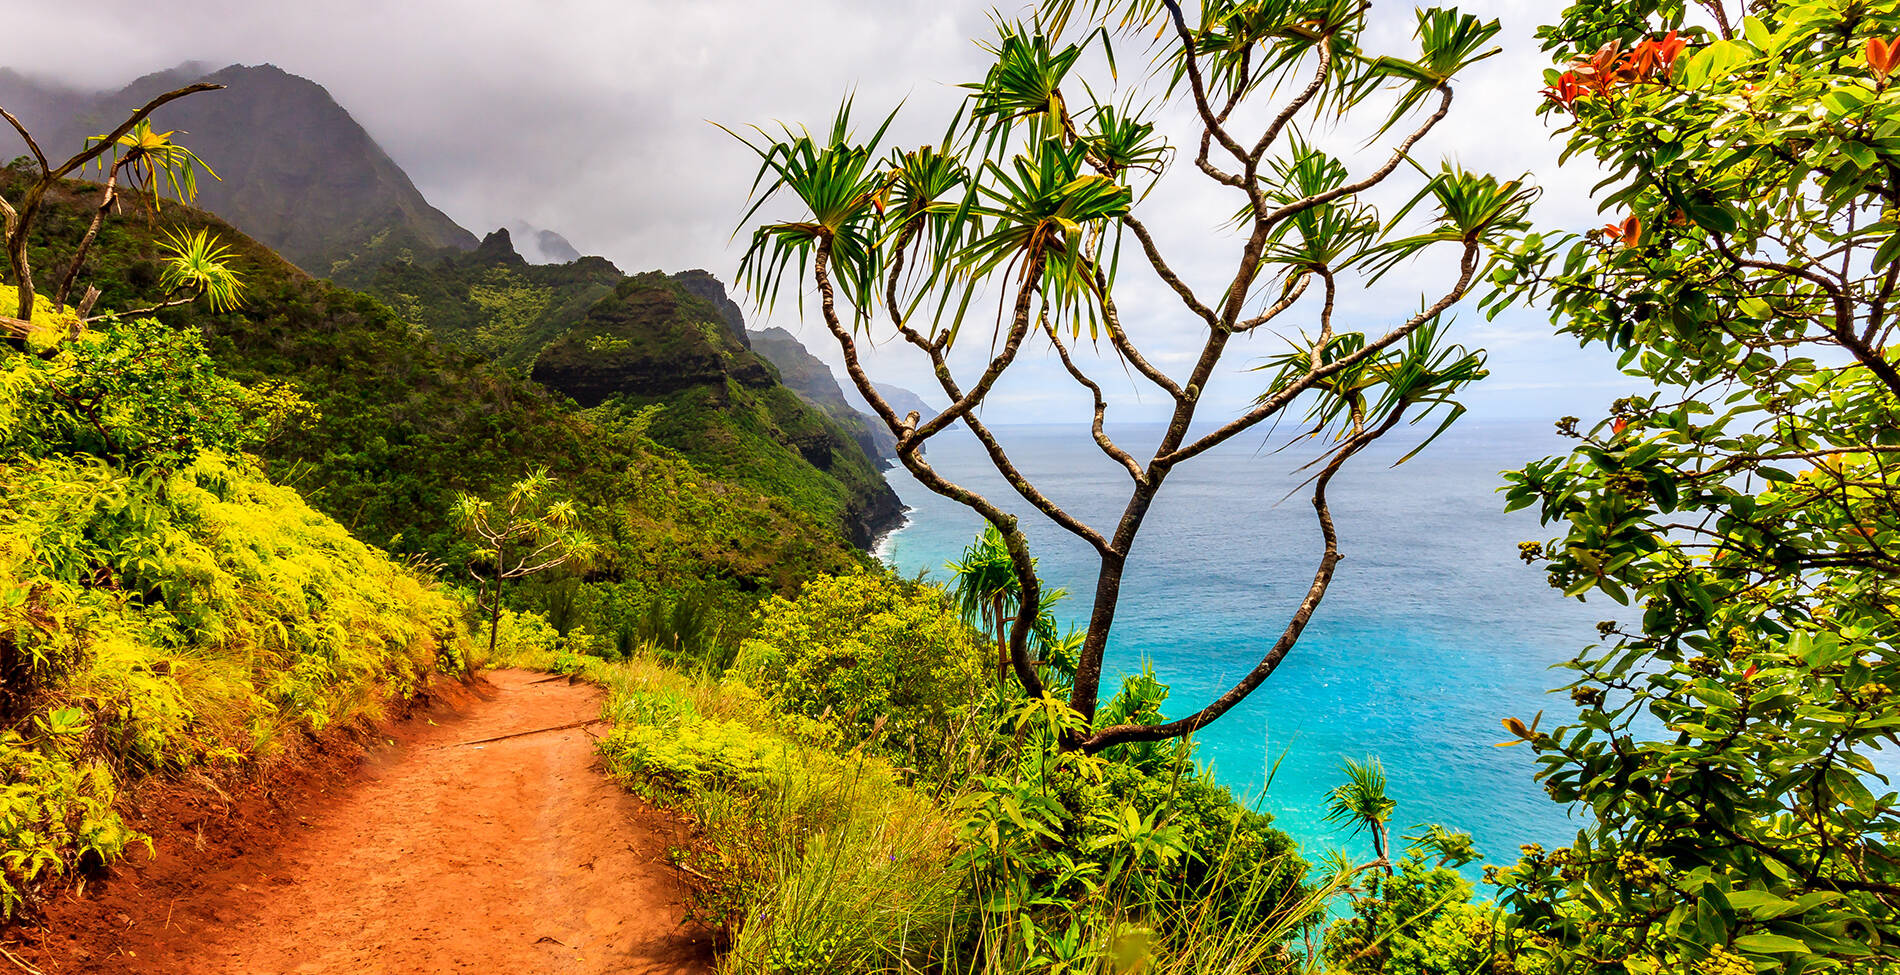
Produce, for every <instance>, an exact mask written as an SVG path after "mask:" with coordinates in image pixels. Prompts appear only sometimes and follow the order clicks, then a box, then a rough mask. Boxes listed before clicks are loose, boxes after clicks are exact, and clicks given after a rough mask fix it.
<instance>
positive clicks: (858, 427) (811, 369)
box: [750, 326, 897, 461]
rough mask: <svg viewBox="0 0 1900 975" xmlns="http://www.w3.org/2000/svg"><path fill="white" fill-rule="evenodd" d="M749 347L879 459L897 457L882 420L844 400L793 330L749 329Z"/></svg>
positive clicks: (826, 369)
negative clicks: (793, 333) (750, 339)
mask: <svg viewBox="0 0 1900 975" xmlns="http://www.w3.org/2000/svg"><path fill="white" fill-rule="evenodd" d="M750 335H751V338H752V351H754V352H757V353H758V354H760V355H762V356H764V357H765V358H766V359H768V360H770V361H771V363H772V364H773V365H775V366H777V367H778V372H779V378H780V379H781V380H782V381H783V382H784V383H785V385H787V386H790V387H791V388H792V391H793V392H795V393H797V394H798V395H799V397H800V398H801V399H803V400H804V401H805V402H807V403H810V404H811V405H812V406H814V407H816V408H818V409H820V410H822V411H824V413H825V414H826V415H827V416H829V417H831V418H832V419H834V420H836V421H838V424H839V425H840V426H842V427H844V428H845V429H846V430H849V431H850V432H851V436H852V438H853V439H855V440H856V441H857V442H858V445H859V446H861V447H863V448H864V452H865V453H867V454H870V455H871V457H872V458H874V459H876V460H879V461H894V460H896V459H897V438H896V437H894V436H892V435H891V431H890V429H889V428H888V427H886V426H885V425H884V422H883V421H882V420H879V419H878V418H876V417H871V416H866V415H864V414H863V413H861V412H859V411H858V410H856V409H853V408H852V406H851V404H850V403H849V402H848V401H846V399H845V396H844V390H843V389H842V388H840V384H839V382H838V379H837V377H836V376H834V375H832V373H831V367H830V366H827V365H825V363H824V360H822V359H820V358H818V357H817V356H815V355H812V354H811V351H810V350H808V349H806V348H805V346H804V344H803V343H801V342H799V341H798V339H797V337H796V336H794V335H792V333H790V332H787V331H786V330H784V329H782V328H778V327H776V326H775V327H773V328H768V329H763V330H761V331H757V332H752V333H750Z"/></svg>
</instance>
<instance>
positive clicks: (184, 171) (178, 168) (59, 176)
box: [0, 82, 224, 347]
mask: <svg viewBox="0 0 1900 975" xmlns="http://www.w3.org/2000/svg"><path fill="white" fill-rule="evenodd" d="M223 87H224V86H223V85H217V84H211V83H208V82H200V83H198V84H194V85H187V86H185V87H183V88H179V89H177V90H175V91H169V92H166V93H165V94H163V95H160V96H158V97H157V98H154V99H152V100H151V101H149V102H146V103H145V104H144V105H143V106H141V107H140V108H139V109H138V110H136V111H134V112H133V113H132V114H131V115H129V116H127V117H126V120H125V121H123V122H121V123H119V125H118V127H116V128H114V129H113V130H112V131H110V132H107V133H105V134H104V135H98V136H94V137H92V138H90V139H87V140H86V146H85V148H83V149H81V150H80V151H79V152H78V153H76V154H74V155H73V156H72V157H70V158H68V159H67V160H66V161H65V162H62V163H59V164H57V165H55V164H54V163H52V162H51V161H50V160H49V159H48V157H47V155H46V152H45V150H43V149H41V148H40V144H39V142H38V141H37V140H36V139H34V138H33V133H32V132H30V131H29V130H28V129H27V127H26V125H25V124H24V123H23V122H21V121H20V119H19V118H18V117H16V116H15V115H14V114H13V113H12V112H9V111H7V110H6V108H5V107H3V106H0V118H4V119H5V120H6V121H7V123H8V124H9V125H11V126H12V127H13V130H14V131H15V132H17V133H19V136H20V139H21V140H22V141H23V142H25V143H26V147H27V150H28V151H29V152H30V153H31V156H30V158H31V160H32V162H33V164H34V166H35V167H36V168H37V172H33V173H32V174H31V175H32V181H31V182H29V183H28V184H27V186H26V189H25V190H23V191H21V193H20V194H19V198H18V200H17V202H16V201H11V200H7V199H6V198H4V197H0V220H3V223H0V227H3V230H4V232H3V234H0V237H3V238H4V240H3V242H4V244H5V247H6V253H7V264H8V266H9V267H10V269H11V270H12V272H13V273H12V276H13V283H14V286H15V287H17V288H18V289H19V298H20V300H19V306H18V310H17V312H16V315H17V316H18V318H19V320H20V321H23V322H31V321H32V320H33V311H34V301H33V298H34V294H35V286H34V281H33V267H32V264H31V263H30V262H29V261H28V260H27V245H28V243H29V241H30V240H31V237H32V233H33V225H34V223H35V221H36V220H37V219H38V217H39V212H40V206H41V204H42V203H44V202H45V199H46V194H47V193H48V192H50V191H51V190H52V189H53V188H54V187H56V186H58V185H59V183H60V181H61V180H64V179H66V178H67V177H70V176H76V175H78V174H80V173H83V172H84V171H85V170H86V168H87V167H88V166H93V165H96V166H97V167H98V168H99V170H100V171H101V172H102V173H103V174H104V175H105V176H106V182H105V184H104V186H103V192H102V194H101V198H100V201H99V205H98V206H97V207H96V208H95V210H94V214H93V219H92V223H91V225H90V226H89V227H88V228H87V230H86V234H85V237H84V238H83V239H82V240H81V241H80V244H79V246H78V248H77V249H76V251H75V253H74V255H73V259H72V263H71V265H70V266H69V267H68V269H67V271H66V273H65V275H64V276H63V277H62V278H61V281H60V286H59V291H58V296H57V301H58V302H59V303H62V304H63V303H64V302H65V301H66V299H67V298H68V297H69V296H70V294H71V291H72V288H73V284H74V281H75V280H76V279H77V277H78V275H79V270H80V267H81V265H82V264H83V262H84V260H85V256H86V251H87V249H88V248H89V247H90V246H91V244H92V241H93V238H94V237H96V236H97V235H98V232H99V225H100V223H101V222H102V221H103V220H104V219H105V215H106V213H107V212H108V211H109V210H111V209H112V206H113V203H114V201H115V200H116V199H117V193H118V181H119V179H120V177H121V176H125V177H126V178H127V179H128V180H129V181H130V182H131V184H132V185H134V186H137V187H140V188H143V189H146V190H148V191H149V192H151V194H152V197H153V202H154V205H155V206H156V203H157V199H158V192H159V188H160V186H161V184H163V185H167V186H169V187H170V188H171V189H172V191H173V192H174V193H176V194H178V195H179V196H181V197H183V198H187V199H188V198H189V197H190V196H192V195H195V193H196V187H197V180H196V171H197V169H199V168H201V167H202V168H205V170H206V172H210V170H209V168H208V167H203V164H202V162H201V161H200V160H199V159H198V157H197V156H195V155H193V154H192V153H191V152H190V150H187V149H185V148H184V147H182V146H180V145H178V144H177V143H175V142H173V141H172V139H171V135H172V133H170V132H163V133H160V132H154V131H153V130H152V127H151V123H150V122H149V121H148V120H149V119H150V117H151V114H152V113H153V112H154V111H157V110H158V109H159V108H161V107H163V106H164V105H165V104H167V103H169V102H173V101H176V100H178V99H180V98H184V97H186V96H188V95H195V94H198V93H200V92H206V91H216V90H218V89H220V88H223ZM108 152H109V153H111V154H112V161H111V162H110V163H107V162H105V161H104V159H105V156H106V154H107V153H108ZM55 158H57V157H55ZM213 175H214V177H215V174H213ZM24 341H25V339H24V338H23V337H22V338H19V339H16V340H15V345H16V347H23V343H24Z"/></svg>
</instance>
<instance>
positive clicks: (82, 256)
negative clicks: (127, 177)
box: [53, 166, 119, 305]
mask: <svg viewBox="0 0 1900 975" xmlns="http://www.w3.org/2000/svg"><path fill="white" fill-rule="evenodd" d="M118 186H119V167H117V166H114V167H112V171H111V172H110V173H108V174H106V191H105V193H104V195H102V196H101V197H100V198H99V206H98V208H97V209H95V210H93V212H92V224H91V225H90V226H88V227H87V228H86V234H85V236H83V237H81V238H80V239H79V247H78V249H77V250H75V251H73V262H72V264H70V265H68V266H67V268H66V277H65V280H62V281H61V282H60V283H59V293H58V294H57V295H55V296H54V298H53V300H54V302H56V303H58V304H60V305H64V304H66V301H67V299H68V298H70V297H71V296H72V293H73V282H75V281H77V280H79V268H80V266H81V265H83V264H85V263H86V251H88V250H90V249H91V248H92V242H93V240H94V239H96V238H97V237H98V236H99V225H100V224H102V223H104V222H105V219H106V211H108V210H110V209H112V204H113V202H114V201H116V200H117V199H118V198H119V190H118Z"/></svg>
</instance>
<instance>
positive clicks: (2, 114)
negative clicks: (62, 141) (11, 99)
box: [0, 108, 50, 173]
mask: <svg viewBox="0 0 1900 975" xmlns="http://www.w3.org/2000/svg"><path fill="white" fill-rule="evenodd" d="M0 118H5V119H6V120H7V123H8V124H10V125H12V126H13V131H15V132H18V133H20V138H21V139H23V140H25V141H26V147H27V148H28V149H29V150H31V151H32V153H33V158H34V159H37V160H39V164H40V172H41V173H46V172H48V171H50V167H48V166H47V165H46V153H45V152H43V151H41V149H40V144H39V143H38V142H35V141H34V140H33V133H31V132H28V131H27V130H26V126H24V125H22V124H20V120H19V119H18V118H16V117H14V115H13V113H12V112H9V111H7V110H6V109H4V108H0Z"/></svg>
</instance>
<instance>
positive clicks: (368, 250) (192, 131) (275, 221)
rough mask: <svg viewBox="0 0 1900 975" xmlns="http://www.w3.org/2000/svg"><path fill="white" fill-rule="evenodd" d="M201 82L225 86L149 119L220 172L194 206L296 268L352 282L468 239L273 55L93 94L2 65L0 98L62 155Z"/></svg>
mask: <svg viewBox="0 0 1900 975" xmlns="http://www.w3.org/2000/svg"><path fill="white" fill-rule="evenodd" d="M198 81H209V82H214V83H217V84H222V85H225V86H227V87H226V89H225V90H224V91H213V92H206V93H203V94H198V95H192V96H191V97H189V98H183V99H180V100H178V101H176V102H173V103H171V104H169V105H166V106H164V107H163V108H160V109H159V110H158V111H157V112H155V113H154V114H153V116H152V124H153V125H154V126H155V127H157V128H158V129H159V130H160V131H165V130H173V129H175V130H178V131H180V132H181V133H185V134H184V135H181V136H180V141H182V142H183V143H184V144H185V145H186V146H188V147H189V148H190V149H191V150H192V151H193V152H196V153H197V154H198V155H199V156H200V157H202V158H203V159H204V160H205V161H206V162H207V163H209V164H210V166H211V168H212V169H214V170H216V172H217V174H218V175H219V176H220V177H222V179H209V178H206V179H202V180H200V181H199V183H198V191H199V196H198V205H199V207H200V208H202V209H205V210H209V211H211V212H213V213H216V214H217V215H218V216H220V217H223V218H224V219H225V220H226V221H228V222H230V223H232V224H234V225H235V226H237V227H239V228H240V229H242V230H244V231H245V232H246V233H248V234H250V235H251V236H252V237H253V238H255V239H257V240H258V241H259V242H261V243H263V244H264V245H266V246H268V247H270V248H271V249H272V250H275V251H276V252H278V253H279V254H282V255H283V256H284V257H286V258H289V259H290V261H291V262H292V263H294V264H296V265H297V266H298V267H300V268H302V269H303V270H305V271H308V272H310V273H311V274H314V275H317V276H319V277H328V278H332V279H334V280H337V281H339V282H342V283H345V284H353V285H360V284H361V283H363V282H364V281H365V280H367V278H368V276H369V275H370V274H371V273H372V272H374V271H375V269H376V268H377V267H379V266H381V265H382V264H383V263H384V262H385V261H387V260H391V259H393V258H395V257H397V256H399V255H402V254H404V253H409V254H433V253H435V252H438V251H441V250H443V249H451V250H469V249H472V248H474V247H475V245H476V239H475V236H474V235H473V234H471V233H469V232H468V231H467V230H464V229H462V228H461V227H460V226H457V225H456V223H455V221H453V220H451V219H449V218H448V216H447V215H445V214H443V213H442V211H440V210H437V209H436V208H435V207H433V206H430V205H429V202H428V201H427V200H425V199H423V196H422V193H421V192H420V191H419V190H417V189H416V186H415V184H414V183H413V182H411V181H410V179H409V176H408V175H407V174H406V173H404V172H403V171H402V168H401V167H400V166H398V165H396V163H395V162H394V161H393V160H391V159H390V158H389V155H388V154H387V153H385V152H384V151H383V149H382V147H381V146H379V145H377V144H376V140H375V139H373V138H371V137H370V135H369V133H368V132H366V131H364V129H363V127H362V126H361V125H359V124H357V122H356V120H355V119H354V118H352V117H351V116H350V113H349V112H347V111H345V110H344V109H343V107H342V106H341V105H338V104H337V102H336V100H335V99H333V98H332V97H330V93H329V92H328V91H326V90H325V89H324V88H323V86H321V85H319V84H317V83H316V82H313V81H310V80H308V79H306V78H300V77H298V76H296V75H293V74H289V73H287V72H285V71H283V70H281V69H279V68H277V67H275V66H272V65H268V64H264V65H256V66H245V65H231V66H230V67H227V68H223V69H221V70H217V71H209V72H207V71H206V70H205V66H204V65H201V64H195V63H194V64H185V65H181V66H179V67H177V68H174V69H172V70H170V71H162V72H158V73H155V74H150V75H146V76H145V77H143V78H140V79H138V80H136V81H134V82H132V83H131V84H129V85H127V86H126V87H124V88H122V89H120V90H118V91H111V92H97V93H86V92H79V91H75V90H73V89H70V88H62V87H59V86H56V85H47V84H43V83H39V82H36V81H33V80H31V79H28V78H24V77H22V76H20V75H18V74H13V73H10V72H8V73H0V105H7V106H9V107H12V106H20V107H21V108H22V109H23V110H24V112H25V113H26V114H24V115H22V116H21V121H23V122H25V123H26V126H27V128H28V129H29V130H31V131H32V132H34V133H35V136H36V138H37V140H38V141H39V143H40V144H41V145H42V146H44V147H46V149H47V151H48V153H50V154H54V155H58V156H61V157H62V158H63V157H65V156H66V155H70V154H71V153H73V152H77V151H78V150H79V149H80V148H81V147H82V146H83V145H84V143H85V139H86V137H87V136H90V135H96V134H98V133H100V132H104V131H107V130H108V129H110V128H111V127H112V126H114V125H116V124H117V123H118V122H120V121H122V120H123V119H124V118H125V116H127V115H129V114H130V113H131V112H132V111H133V110H135V109H137V108H138V107H139V106H140V105H142V104H144V103H145V102H147V101H149V100H150V99H151V98H152V97H153V96H155V95H159V94H162V93H164V92H166V91H170V90H172V89H175V88H180V87H183V86H185V85H188V84H192V83H193V82H198ZM16 114H17V113H16ZM20 151H24V146H23V144H22V143H21V142H20V141H19V138H18V136H16V135H15V134H14V133H13V132H12V130H11V129H6V130H4V131H0V156H3V157H6V158H11V157H12V156H13V155H14V154H15V153H17V152H20Z"/></svg>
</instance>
